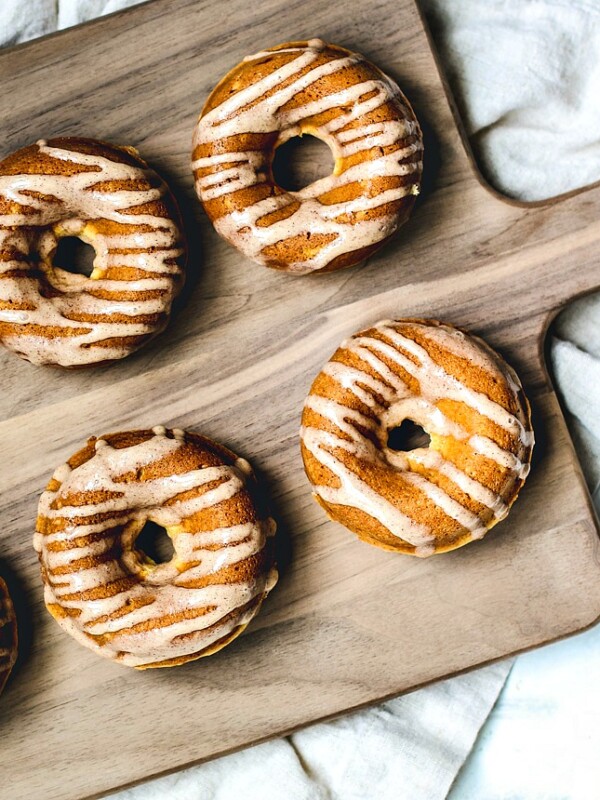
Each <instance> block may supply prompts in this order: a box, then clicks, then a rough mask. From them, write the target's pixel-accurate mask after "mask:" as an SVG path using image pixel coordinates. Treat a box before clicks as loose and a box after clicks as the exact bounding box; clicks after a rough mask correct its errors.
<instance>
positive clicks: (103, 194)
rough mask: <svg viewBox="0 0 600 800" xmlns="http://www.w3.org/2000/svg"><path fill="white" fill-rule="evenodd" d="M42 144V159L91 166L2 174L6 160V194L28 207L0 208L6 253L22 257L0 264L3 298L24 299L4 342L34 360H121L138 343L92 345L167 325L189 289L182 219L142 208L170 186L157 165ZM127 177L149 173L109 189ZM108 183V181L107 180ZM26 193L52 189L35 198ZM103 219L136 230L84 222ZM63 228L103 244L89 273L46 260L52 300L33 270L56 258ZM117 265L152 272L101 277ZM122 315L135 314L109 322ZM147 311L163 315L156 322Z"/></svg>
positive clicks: (6, 313)
mask: <svg viewBox="0 0 600 800" xmlns="http://www.w3.org/2000/svg"><path fill="white" fill-rule="evenodd" d="M37 147H38V150H39V153H40V154H41V155H43V156H47V157H50V158H53V159H55V160H56V161H57V162H62V163H64V164H66V165H69V164H75V165H80V166H83V167H86V168H87V169H85V170H84V171H81V172H76V173H74V174H72V175H68V174H65V173H64V172H62V173H60V171H59V173H58V174H54V175H42V174H37V173H32V174H21V175H3V174H1V167H0V197H2V198H4V199H5V200H7V201H8V202H12V203H18V204H19V206H21V207H22V208H24V209H27V211H26V212H25V211H24V212H23V213H14V214H5V215H0V252H3V251H4V252H6V251H10V250H13V249H14V250H16V252H17V253H18V254H19V255H18V257H15V258H13V259H11V260H8V261H2V262H0V279H1V280H0V301H2V300H4V301H10V302H11V303H12V304H13V305H16V306H17V308H16V309H10V308H0V323H2V322H4V323H10V325H11V326H12V327H11V329H10V330H9V331H5V332H4V333H3V336H2V340H3V342H4V344H6V345H7V346H8V347H9V348H11V349H14V350H16V351H17V352H18V353H19V354H20V355H23V356H24V357H25V358H27V359H28V360H29V361H32V362H33V363H36V364H43V363H51V364H60V365H62V366H78V365H83V364H91V363H94V362H96V361H104V360H111V359H116V358H122V357H123V356H125V355H127V354H128V353H129V352H131V350H132V349H134V347H133V345H128V344H127V343H118V342H114V343H113V344H111V345H110V346H102V347H94V344H96V343H98V342H104V341H105V340H112V339H116V338H119V337H134V336H141V335H144V336H147V335H149V334H154V333H158V332H160V330H162V329H163V328H164V327H165V325H166V322H167V318H168V314H169V312H170V308H171V304H172V301H173V299H174V297H175V296H176V295H177V293H178V292H179V290H180V288H181V284H182V279H183V271H182V267H181V266H180V265H179V264H178V263H176V259H179V258H180V257H181V256H182V255H183V248H182V243H181V242H182V237H181V231H180V230H179V228H178V225H177V224H176V222H175V221H174V220H173V219H169V218H167V217H163V216H156V215H154V214H148V213H137V212H136V207H137V206H140V205H142V204H146V203H150V202H151V201H153V200H156V199H158V198H160V197H162V196H163V195H164V194H165V192H166V191H167V189H166V186H165V184H164V183H163V182H162V181H160V179H159V178H158V176H157V175H156V174H155V173H154V172H153V171H152V170H150V169H146V168H144V167H142V166H141V165H140V166H132V165H129V164H124V163H119V162H117V161H112V160H111V159H109V158H106V157H104V156H100V155H96V154H94V155H91V154H84V153H80V152H77V151H76V150H71V149H64V148H58V147H51V146H49V145H47V144H46V142H45V141H44V140H40V141H39V142H38V143H37ZM127 180H143V181H144V183H146V184H147V186H148V188H146V189H144V190H142V191H134V190H131V189H110V190H109V189H107V184H106V182H108V181H127ZM101 183H104V185H103V186H100V184H101ZM151 184H153V185H151ZM28 192H34V193H40V194H41V195H44V196H43V197H40V196H38V195H37V194H35V195H33V196H32V195H31V194H28ZM49 198H54V199H53V200H50V199H49ZM102 219H105V220H110V221H112V222H117V223H120V224H122V225H127V226H129V227H130V230H128V231H123V232H122V233H120V234H118V235H110V236H107V235H103V234H100V233H99V232H96V233H95V235H94V236H93V239H91V238H89V237H88V232H87V230H86V224H87V223H88V222H90V221H94V220H102ZM144 228H147V229H144ZM58 229H60V231H58ZM57 233H59V234H60V235H72V236H79V237H80V238H81V239H83V240H84V241H88V243H89V244H91V245H92V246H93V247H94V250H95V258H94V270H93V273H92V276H91V277H90V278H87V277H86V276H83V275H77V274H72V273H69V272H66V271H65V270H62V269H60V268H51V267H48V266H47V265H46V264H45V263H44V262H43V261H41V262H40V267H41V268H42V269H43V270H44V272H45V276H46V279H47V281H48V282H49V283H50V285H51V286H52V287H53V289H54V290H55V291H57V292H58V296H53V297H44V296H43V295H42V294H40V291H39V289H40V284H39V279H38V278H37V277H36V276H35V275H34V274H33V272H32V268H31V260H32V259H33V260H34V261H35V260H36V257H37V255H38V254H39V256H41V257H42V258H43V257H44V256H45V257H46V258H48V260H49V256H50V255H51V253H52V251H53V250H54V248H55V247H56V244H57V236H56V234H57ZM121 249H134V250H137V251H139V252H135V253H129V254H122V253H119V252H118V251H119V250H121ZM111 266H120V267H133V268H135V269H137V270H142V271H144V272H145V273H147V278H145V279H139V278H138V279H134V280H131V279H128V280H126V279H123V280H108V279H105V278H103V275H104V274H105V273H106V270H107V269H108V268H109V267H111ZM14 270H21V271H24V274H23V275H21V276H10V275H9V274H8V273H10V272H12V271H14ZM4 276H6V277H4ZM99 290H101V291H108V292H111V293H115V294H116V297H115V298H114V299H112V298H110V299H106V298H100V297H95V296H94V294H93V293H94V292H97V291H99ZM147 291H152V292H155V293H156V292H158V293H159V294H157V296H155V297H151V298H146V299H144V298H143V296H142V295H143V293H144V292H147ZM124 292H127V295H126V296H125V297H123V296H122V293H124ZM73 314H86V315H87V314H90V315H93V321H89V322H88V321H86V322H81V321H76V320H72V319H69V318H67V317H68V316H69V315H73ZM115 314H119V315H125V316H126V317H129V318H130V319H127V320H125V321H116V320H114V319H111V316H112V315H115ZM148 315H160V316H159V317H158V318H156V319H155V320H154V321H148V320H147V319H146V317H147V316H148ZM25 326H41V327H42V328H48V327H50V326H51V327H54V326H57V327H59V328H61V329H66V328H71V329H81V332H80V333H78V334H76V335H71V336H56V337H52V336H50V335H48V334H47V333H44V331H43V330H41V331H40V330H35V329H31V328H29V327H25ZM138 346H139V345H138Z"/></svg>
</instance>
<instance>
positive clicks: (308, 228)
mask: <svg viewBox="0 0 600 800" xmlns="http://www.w3.org/2000/svg"><path fill="white" fill-rule="evenodd" d="M281 54H290V56H291V59H290V60H288V61H287V63H284V64H283V65H282V66H280V67H278V68H277V69H273V71H272V72H270V73H268V74H267V75H265V76H264V77H262V78H260V79H258V80H256V81H255V82H254V83H252V84H251V85H249V86H247V87H246V88H244V89H242V90H240V91H238V92H235V93H233V94H229V95H227V98H226V99H225V100H223V102H222V103H221V104H220V105H218V106H216V107H215V108H213V109H211V110H210V111H208V112H207V113H205V114H204V115H203V116H201V118H200V120H199V121H198V125H197V127H196V130H195V133H194V153H195V157H194V160H193V162H192V168H193V170H194V175H195V181H196V191H197V193H198V196H199V197H200V199H201V200H202V201H203V202H204V203H210V201H213V200H217V199H218V200H227V199H228V198H230V197H231V196H233V195H234V193H236V192H240V191H241V190H249V189H252V188H257V187H258V188H264V185H265V183H266V182H267V183H268V182H269V181H270V180H271V178H270V175H271V158H272V149H271V146H268V147H266V148H263V149H256V150H254V149H252V150H244V151H241V152H240V151H239V150H237V149H236V148H235V142H236V137H240V136H243V135H244V134H248V133H251V134H257V133H258V134H263V135H268V134H274V133H278V137H277V141H276V143H275V147H276V146H278V145H279V144H281V143H282V142H284V141H286V140H287V139H290V138H292V137H293V136H297V135H301V134H302V133H303V132H304V128H303V125H304V123H305V121H307V120H310V123H309V127H310V130H309V131H308V129H307V132H310V133H312V134H313V135H316V136H318V137H319V138H321V139H323V140H324V141H325V142H327V143H328V144H329V145H330V146H331V148H332V151H333V153H334V156H335V157H336V162H337V163H336V169H335V170H334V172H333V173H332V174H331V175H329V176H328V177H325V178H322V179H321V180H318V181H316V182H314V183H312V184H311V185H309V186H306V187H305V188H303V189H301V190H300V191H297V192H284V191H282V190H280V189H278V188H277V189H275V188H274V187H273V191H272V192H271V193H270V194H269V196H268V197H266V198H264V196H262V195H261V197H260V198H259V199H257V200H256V201H254V202H250V203H249V204H247V205H246V206H245V207H244V208H243V209H239V208H236V209H234V210H227V208H226V207H225V208H223V209H222V210H221V211H222V213H219V214H213V213H212V212H211V214H210V216H211V218H212V219H213V222H214V225H215V228H216V229H217V231H218V232H219V233H220V234H221V236H223V237H224V238H225V239H227V240H228V241H229V242H230V243H231V244H233V245H234V246H235V247H237V248H238V249H239V250H240V251H241V252H242V253H244V254H245V255H246V256H247V257H248V258H250V259H252V260H253V261H256V262H258V263H261V264H269V258H270V257H269V255H268V252H269V250H268V248H270V247H273V246H274V245H276V244H278V243H281V242H284V241H285V240H289V239H291V238H292V237H296V236H299V235H300V236H305V235H306V234H307V233H308V234H310V236H311V237H312V241H313V242H315V241H316V240H318V237H322V239H323V241H322V243H321V244H320V245H318V246H317V245H315V246H312V247H307V248H304V249H303V254H302V256H301V257H299V258H298V259H297V260H293V261H290V262H289V263H288V264H287V269H288V270H289V271H292V272H296V273H307V272H312V271H315V270H320V269H323V268H324V267H326V266H327V265H328V264H329V263H330V262H331V261H333V260H334V259H335V258H336V257H338V256H341V255H343V254H346V253H350V252H352V251H355V250H361V249H362V248H365V247H367V246H369V245H373V244H375V243H377V242H380V241H382V240H384V239H386V238H387V237H388V236H390V235H391V234H392V233H393V232H394V231H395V230H396V228H397V227H398V225H399V223H400V201H401V200H402V199H403V198H405V197H407V196H410V195H416V194H418V192H419V186H420V176H421V170H422V162H421V153H422V149H423V145H422V140H421V133H420V129H419V126H418V123H417V121H416V119H415V118H414V114H413V112H412V110H411V109H410V107H409V106H408V104H407V101H406V100H405V98H404V97H403V95H402V93H401V92H400V89H399V88H398V87H397V86H396V84H395V83H394V82H393V81H392V80H391V79H390V78H388V77H387V76H386V75H384V74H383V73H380V72H379V70H376V69H375V68H374V67H373V66H372V65H370V64H369V63H368V62H367V61H365V59H364V58H363V57H362V56H360V55H359V54H357V53H348V51H343V52H340V51H334V50H330V49H328V46H327V45H326V44H325V43H324V42H322V41H321V40H319V39H313V40H311V41H309V42H307V43H306V44H298V45H294V46H290V47H284V48H282V49H277V48H274V49H273V50H267V51H264V52H261V53H257V54H256V55H254V56H248V57H247V58H246V59H244V61H245V62H246V63H248V64H252V62H254V61H257V60H259V59H265V58H272V57H274V56H275V57H279V56H280V55H281ZM323 57H326V60H325V62H324V63H318V64H316V63H315V62H317V61H319V62H320V61H321V60H322V59H323ZM365 68H366V70H367V72H368V73H369V74H370V75H371V77H370V78H369V79H365V78H364V77H363V74H364V70H365ZM342 71H344V81H346V82H347V83H348V84H349V85H344V88H342V89H336V90H335V91H333V89H331V88H330V87H329V86H328V84H327V83H326V82H325V81H324V80H323V79H327V78H330V77H332V76H335V75H337V74H338V73H341V72H342ZM317 83H318V85H319V92H318V99H316V100H311V101H310V102H306V103H304V104H303V105H299V106H297V105H294V104H291V107H289V108H287V107H286V105H287V104H288V103H290V101H291V100H292V99H294V98H296V97H297V95H298V94H299V93H300V92H302V91H303V90H305V89H309V88H311V87H314V86H315V84H317ZM332 85H333V86H335V83H334V84H332ZM328 88H329V89H330V90H329V91H327V89H328ZM386 104H387V105H388V106H389V107H393V108H394V109H395V111H396V116H395V117H394V118H390V119H387V118H384V119H382V120H381V121H377V122H373V114H372V112H375V111H377V110H378V109H379V108H381V107H382V106H384V105H386ZM331 110H334V111H335V112H337V113H335V114H334V115H333V117H332V118H330V119H329V120H328V121H326V122H322V123H321V124H317V123H315V121H314V119H312V118H314V117H316V116H317V115H319V114H322V113H323V112H328V111H331ZM369 115H371V116H369ZM387 116H390V115H389V114H386V117H387ZM228 147H230V148H231V149H230V150H228V149H227V148H228ZM199 153H202V155H198V154H199ZM340 165H341V166H340ZM381 178H384V179H394V178H402V181H401V183H402V185H397V184H398V181H397V180H396V181H387V183H386V184H385V185H386V186H387V185H389V188H384V189H383V190H382V189H381V188H379V189H375V188H374V183H373V180H377V179H381ZM351 185H354V186H353V188H354V189H356V190H358V196H356V197H354V199H349V200H344V201H343V202H335V203H331V202H327V201H326V199H325V196H326V195H327V193H329V192H332V191H334V190H336V189H339V188H340V187H350V186H351ZM293 206H295V207H296V208H295V210H293ZM284 209H288V210H289V211H291V212H292V213H288V214H287V216H285V217H284V218H282V219H279V220H278V221H276V222H272V223H271V224H269V225H266V224H264V220H265V218H266V216H267V215H269V214H273V213H274V212H281V211H283V210H284ZM374 209H377V210H378V211H379V212H380V213H377V214H374V215H370V216H367V215H368V212H369V211H371V210H374ZM402 221H403V220H402ZM261 223H262V224H261Z"/></svg>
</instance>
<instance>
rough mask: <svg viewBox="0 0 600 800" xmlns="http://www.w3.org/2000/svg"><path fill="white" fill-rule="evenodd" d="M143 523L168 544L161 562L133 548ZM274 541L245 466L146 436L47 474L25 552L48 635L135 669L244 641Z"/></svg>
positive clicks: (161, 430) (129, 436)
mask: <svg viewBox="0 0 600 800" xmlns="http://www.w3.org/2000/svg"><path fill="white" fill-rule="evenodd" d="M147 520H151V521H153V522H155V523H156V524H158V525H160V526H163V527H164V529H165V530H166V532H167V534H168V535H169V537H170V539H171V541H172V544H173V549H174V554H173V557H172V559H171V560H170V561H167V562H165V563H159V564H156V563H154V562H153V561H152V559H150V558H149V557H148V556H147V555H146V554H144V553H143V552H142V551H141V550H139V549H137V548H136V546H135V541H136V538H137V536H138V535H139V533H140V532H141V531H142V529H143V528H144V525H145V523H146V521H147ZM274 533H275V523H274V521H273V520H272V519H271V518H270V517H269V516H268V514H267V513H266V511H265V509H264V508H263V507H262V504H261V502H260V496H259V495H258V494H257V485H256V480H255V478H254V476H253V472H252V468H251V467H250V465H249V463H248V462H247V461H245V460H244V459H242V458H238V457H236V456H235V455H234V453H232V452H231V451H230V450H228V449H226V448H225V447H222V446H221V445H219V444H216V443H215V442H212V441H210V440H209V439H206V438H204V437H203V436H200V435H198V434H194V433H186V432H184V431H182V430H179V429H176V428H174V429H172V430H171V429H167V428H165V427H164V426H157V427H155V428H153V429H152V430H138V431H127V432H123V433H112V434H108V435H105V436H101V437H99V438H96V437H92V438H90V439H89V440H88V442H87V444H86V446H85V447H84V448H83V449H81V450H79V452H77V453H75V455H73V456H72V457H71V458H70V459H69V460H68V462H67V463H66V464H64V465H63V466H61V467H59V468H58V469H57V470H56V472H55V473H54V475H53V476H52V479H51V480H50V482H49V484H48V486H47V488H46V491H45V492H44V493H43V494H42V496H41V498H40V502H39V507H38V518H37V525H36V533H35V536H34V547H35V549H36V550H37V552H38V555H39V559H40V565H41V573H42V580H43V583H44V600H45V603H46V607H47V608H48V611H49V612H50V614H52V616H53V617H54V618H55V619H56V620H57V621H58V623H59V624H60V626H61V627H62V628H63V629H64V630H65V631H67V633H69V634H71V636H73V637H74V638H75V639H76V640H77V641H78V642H80V643H81V644H83V645H85V646H86V647H89V648H91V649H92V650H93V651H94V652H96V653H98V654H99V655H102V656H105V657H107V658H110V659H112V660H114V661H116V662H118V663H120V664H124V665H126V666H130V667H135V668H137V669H146V668H149V667H171V666H175V665H177V664H183V663H185V662H187V661H191V660H193V659H197V658H201V657H203V656H208V655H211V654H212V653H215V652H217V651H218V650H220V649H221V648H223V647H225V646H226V645H227V644H229V642H231V641H232V640H233V639H235V638H236V636H238V635H239V634H240V633H241V632H242V631H243V630H244V628H245V627H246V626H247V625H248V623H249V622H250V620H251V619H252V618H253V617H254V616H255V615H256V614H257V613H258V611H259V609H260V606H261V604H262V601H263V599H264V598H265V597H266V596H267V594H268V592H269V591H270V590H271V589H272V588H273V586H274V585H275V583H276V581H277V570H276V568H275V565H274V546H273V543H274V538H273V534H274Z"/></svg>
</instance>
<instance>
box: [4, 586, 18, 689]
mask: <svg viewBox="0 0 600 800" xmlns="http://www.w3.org/2000/svg"><path fill="white" fill-rule="evenodd" d="M16 660H17V620H16V618H15V611H14V608H13V605H12V601H11V599H10V594H9V592H8V587H7V586H6V583H5V582H4V581H3V580H2V578H0V693H2V690H3V689H4V686H5V685H6V681H7V680H8V676H9V675H10V673H11V670H12V668H13V667H14V665H15V661H16Z"/></svg>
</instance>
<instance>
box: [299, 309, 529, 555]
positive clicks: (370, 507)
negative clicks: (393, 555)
mask: <svg viewBox="0 0 600 800" xmlns="http://www.w3.org/2000/svg"><path fill="white" fill-rule="evenodd" d="M406 419H409V420H412V421H413V422H415V423H416V424H417V425H419V426H421V427H422V428H423V429H424V430H425V431H426V433H427V434H429V437H430V443H429V446H428V447H418V448H416V449H414V450H408V451H396V450H392V449H390V448H389V446H388V435H389V432H390V431H391V430H393V429H394V428H397V427H398V426H399V425H400V424H401V423H402V421H403V420H406ZM301 441H302V456H303V459H304V465H305V468H306V473H307V475H308V478H309V480H310V482H311V483H312V485H313V490H314V495H315V498H316V500H317V501H318V502H319V503H320V504H321V505H322V506H323V507H324V508H325V510H326V511H327V513H328V514H329V516H330V517H331V518H332V519H334V520H337V521H338V522H341V523H342V525H345V526H346V527H347V528H349V529H350V530H351V531H353V532H354V533H355V534H357V535H358V536H359V537H360V538H361V539H364V540H365V541H367V542H370V543H371V544H375V545H378V546H380V547H383V548H386V549H388V550H397V551H400V552H403V553H410V554H412V555H416V556H429V555H432V554H434V553H440V552H444V551H447V550H453V549H454V548H456V547H460V546H461V545H463V544H466V543H467V542H470V541H472V540H473V539H480V538H481V537H483V536H484V535H485V534H486V532H487V531H488V530H489V529H490V528H491V527H492V526H493V525H495V524H496V523H497V522H499V521H500V520H502V519H504V517H506V515H507V514H508V512H509V509H510V506H511V505H512V503H513V502H514V501H515V499H516V497H517V495H518V493H519V490H520V488H521V486H522V485H523V483H524V481H525V478H526V477H527V474H528V472H529V465H530V461H531V453H532V448H533V443H534V436H533V430H532V427H531V417H530V410H529V404H528V402H527V399H526V397H525V395H524V393H523V389H522V387H521V384H520V382H519V379H518V377H517V375H516V374H515V372H514V371H513V370H512V369H511V368H510V367H509V366H508V365H507V364H506V363H505V362H504V361H503V359H502V358H501V357H500V356H499V355H498V354H497V353H495V352H494V351H493V350H492V349H491V348H490V347H488V345H487V344H485V342H483V341H482V340H481V339H479V338H477V337H475V336H471V335H469V334H467V333H466V332H464V331H462V330H459V329H457V328H454V327H452V326H451V325H444V324H442V323H439V322H433V321H426V320H385V321H383V322H379V323H377V324H376V325H373V326H372V327H371V328H368V329H366V330H363V331H360V332H359V333H356V334H355V335H354V336H352V337H351V338H350V339H348V340H347V341H345V342H343V343H342V345H341V346H340V347H339V349H338V350H337V351H336V352H335V353H334V355H333V356H332V358H331V360H330V361H329V362H328V363H327V364H326V365H325V367H324V368H323V370H322V371H321V373H320V374H319V375H318V376H317V378H316V379H315V381H314V383H313V385H312V388H311V390H310V394H309V395H308V397H307V399H306V403H305V405H304V411H303V414H302V430H301Z"/></svg>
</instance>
